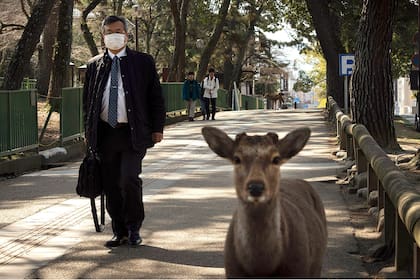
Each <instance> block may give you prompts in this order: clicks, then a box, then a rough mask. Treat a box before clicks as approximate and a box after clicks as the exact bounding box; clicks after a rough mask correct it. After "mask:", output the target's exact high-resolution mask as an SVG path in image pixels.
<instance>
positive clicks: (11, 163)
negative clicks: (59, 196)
mask: <svg viewBox="0 0 420 280" xmlns="http://www.w3.org/2000/svg"><path fill="white" fill-rule="evenodd" d="M84 151H85V144H84V142H83V141H80V142H75V143H72V144H69V145H66V146H64V147H56V148H52V149H49V150H45V151H40V152H39V153H38V154H33V155H28V156H24V157H22V158H18V159H13V160H6V161H3V162H0V176H18V175H21V174H23V173H25V172H28V171H35V170H40V169H48V168H50V167H53V166H57V165H60V164H63V163H64V162H66V161H69V160H72V159H76V158H78V157H82V156H83V155H84Z"/></svg>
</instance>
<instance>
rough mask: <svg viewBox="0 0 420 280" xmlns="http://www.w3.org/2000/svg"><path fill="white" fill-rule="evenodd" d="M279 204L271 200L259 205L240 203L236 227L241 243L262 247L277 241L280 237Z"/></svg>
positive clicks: (276, 200) (275, 200)
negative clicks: (264, 244)
mask: <svg viewBox="0 0 420 280" xmlns="http://www.w3.org/2000/svg"><path fill="white" fill-rule="evenodd" d="M280 215H281V213H280V204H279V201H278V199H272V200H271V201H268V202H266V203H264V204H261V205H250V204H247V203H243V202H240V203H239V205H238V211H237V220H238V221H237V227H238V231H239V232H238V233H240V239H242V240H241V243H243V244H245V243H246V244H248V245H251V246H253V245H255V246H259V245H263V243H266V242H268V243H270V242H272V240H279V237H280V235H281V219H280Z"/></svg>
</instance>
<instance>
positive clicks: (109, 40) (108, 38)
mask: <svg viewBox="0 0 420 280" xmlns="http://www.w3.org/2000/svg"><path fill="white" fill-rule="evenodd" d="M104 43H105V47H107V48H108V49H110V50H119V49H122V48H123V47H124V46H125V34H121V33H111V34H107V35H105V36H104Z"/></svg>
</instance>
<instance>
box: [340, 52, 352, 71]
mask: <svg viewBox="0 0 420 280" xmlns="http://www.w3.org/2000/svg"><path fill="white" fill-rule="evenodd" d="M339 64H340V65H339V73H340V76H350V75H351V74H352V73H353V67H354V54H340V55H339Z"/></svg>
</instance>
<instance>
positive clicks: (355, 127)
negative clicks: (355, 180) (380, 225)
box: [328, 97, 420, 278]
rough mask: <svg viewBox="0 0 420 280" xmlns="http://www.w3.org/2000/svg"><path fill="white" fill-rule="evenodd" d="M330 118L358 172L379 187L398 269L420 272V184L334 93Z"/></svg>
mask: <svg viewBox="0 0 420 280" xmlns="http://www.w3.org/2000/svg"><path fill="white" fill-rule="evenodd" d="M328 111H329V115H330V119H335V120H336V123H337V136H338V138H339V140H340V149H343V150H346V151H347V156H348V157H349V158H351V159H355V161H356V166H357V172H358V173H361V172H367V177H368V180H367V182H368V192H369V193H370V192H371V191H373V190H378V193H379V197H378V208H379V209H382V208H383V209H384V218H385V223H384V229H383V230H384V237H385V243H386V245H387V246H390V248H392V249H394V252H395V254H394V265H395V268H396V270H397V271H401V270H408V271H410V272H411V273H412V274H413V276H414V278H417V277H419V276H420V248H419V247H420V192H419V190H418V189H420V186H414V185H413V183H412V182H410V181H408V180H407V178H406V176H405V175H404V174H403V173H402V172H401V171H400V170H399V169H398V167H397V166H396V165H395V164H394V162H393V161H392V160H391V159H390V158H389V157H388V155H387V154H386V153H385V152H384V151H383V150H382V149H381V147H380V146H379V145H378V144H377V143H376V141H375V140H374V139H373V138H372V136H371V135H370V133H369V132H368V130H367V129H366V127H365V126H364V125H361V124H353V123H352V121H351V119H350V118H349V117H348V116H347V115H345V114H344V113H343V112H342V111H341V108H340V107H339V106H338V105H337V103H336V102H335V101H334V99H333V98H332V97H329V98H328Z"/></svg>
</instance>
